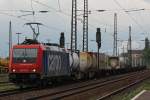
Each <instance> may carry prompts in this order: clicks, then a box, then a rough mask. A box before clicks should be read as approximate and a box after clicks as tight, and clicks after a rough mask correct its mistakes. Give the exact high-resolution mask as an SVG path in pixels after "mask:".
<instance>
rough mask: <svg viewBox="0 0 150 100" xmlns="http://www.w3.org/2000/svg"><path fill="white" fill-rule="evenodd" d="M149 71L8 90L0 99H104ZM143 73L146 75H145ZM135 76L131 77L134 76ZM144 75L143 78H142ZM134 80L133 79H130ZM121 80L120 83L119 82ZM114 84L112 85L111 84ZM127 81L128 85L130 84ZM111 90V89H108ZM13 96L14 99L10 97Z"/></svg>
mask: <svg viewBox="0 0 150 100" xmlns="http://www.w3.org/2000/svg"><path fill="white" fill-rule="evenodd" d="M149 73H150V71H149V70H145V71H140V72H134V73H130V74H124V75H120V76H115V77H111V78H108V79H100V80H92V81H86V82H80V83H74V84H71V85H66V86H60V87H51V88H45V89H36V90H33V89H31V90H28V91H26V90H23V91H20V90H19V92H18V90H17V91H13V92H12V93H11V92H10V93H9V92H8V93H5V95H0V99H1V100H6V99H9V98H11V100H24V99H28V100H33V99H41V100H43V99H44V100H46V99H47V100H50V99H68V100H70V99H85V98H86V99H89V98H91V97H94V98H95V99H104V98H106V97H107V96H110V95H111V94H114V91H116V90H117V91H119V90H120V88H123V86H122V85H121V84H123V83H124V84H123V85H125V84H127V83H128V82H131V83H132V84H136V83H135V82H137V83H138V82H140V81H141V80H143V79H145V78H148V77H150V75H149ZM145 75H146V76H147V77H145ZM135 76H136V78H133V77H135ZM144 77H145V78H144ZM131 80H135V81H131ZM120 82H121V83H120ZM112 83H113V84H114V86H112V85H113V84H112ZM131 83H130V84H129V83H128V86H129V85H131ZM110 90H111V91H110ZM15 97H17V98H15ZM12 98H15V99H12Z"/></svg>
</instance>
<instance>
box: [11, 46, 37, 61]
mask: <svg viewBox="0 0 150 100" xmlns="http://www.w3.org/2000/svg"><path fill="white" fill-rule="evenodd" d="M36 58H37V49H35V48H32V49H28V48H23V49H17V48H16V49H14V51H13V62H14V63H35V62H36Z"/></svg>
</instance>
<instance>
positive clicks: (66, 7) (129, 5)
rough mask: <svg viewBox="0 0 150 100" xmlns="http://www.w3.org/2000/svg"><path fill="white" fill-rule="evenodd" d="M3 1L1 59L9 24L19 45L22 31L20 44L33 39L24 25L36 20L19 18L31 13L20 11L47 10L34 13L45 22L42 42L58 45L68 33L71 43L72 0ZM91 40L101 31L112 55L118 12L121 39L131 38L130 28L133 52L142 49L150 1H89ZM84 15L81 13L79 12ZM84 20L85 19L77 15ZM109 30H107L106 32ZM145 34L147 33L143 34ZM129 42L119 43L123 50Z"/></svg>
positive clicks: (149, 23)
mask: <svg viewBox="0 0 150 100" xmlns="http://www.w3.org/2000/svg"><path fill="white" fill-rule="evenodd" d="M59 1H60V6H59V4H58V0H32V6H31V0H0V35H1V36H0V47H1V48H0V56H3V57H5V56H7V55H8V25H9V21H10V20H11V21H12V25H13V26H12V27H13V44H16V42H17V36H16V34H15V33H17V32H21V33H23V34H22V35H21V39H20V40H21V41H23V39H24V38H25V37H28V38H31V37H32V33H31V30H30V28H29V27H28V26H25V25H24V24H25V23H27V22H29V21H33V17H32V16H25V17H21V18H18V16H20V15H24V14H30V12H26V13H25V12H20V10H32V8H33V10H34V11H39V10H48V11H49V13H45V14H40V13H35V20H36V21H37V22H41V23H43V24H44V25H45V26H41V29H40V30H41V31H40V32H41V34H40V37H39V40H40V41H43V42H44V41H47V39H50V40H51V42H56V43H58V41H59V35H60V32H65V36H66V42H67V43H68V42H70V23H71V17H70V15H71V1H72V0H59ZM141 8H145V9H146V10H144V11H135V12H130V13H125V12H124V10H125V9H127V10H128V9H129V10H130V9H131V10H133V9H141ZM78 9H83V0H78ZM97 9H104V10H108V11H105V12H96V11H95V10H97ZM89 10H91V11H92V13H91V14H90V15H89V40H94V39H95V32H96V28H97V27H100V28H102V40H103V44H102V48H101V51H102V52H112V47H113V45H112V43H113V37H112V36H113V19H114V18H113V16H114V13H115V12H116V13H118V38H119V39H121V40H127V39H128V26H129V25H131V26H132V38H133V40H134V43H133V45H134V46H133V47H134V49H139V48H140V49H142V48H143V45H141V44H142V42H141V41H139V40H143V39H144V38H145V37H146V36H148V33H149V30H150V21H149V18H150V0H89ZM78 13H79V14H82V12H78ZM78 18H79V19H82V16H78ZM105 30H106V31H105ZM143 33H144V34H143ZM81 40H82V23H81V21H78V48H81V47H82V41H81ZM123 45H126V42H124V43H119V47H120V48H122V47H123ZM89 49H90V50H91V51H95V50H97V48H96V43H94V42H90V41H89Z"/></svg>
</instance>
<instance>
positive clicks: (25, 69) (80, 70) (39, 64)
mask: <svg viewBox="0 0 150 100" xmlns="http://www.w3.org/2000/svg"><path fill="white" fill-rule="evenodd" d="M98 57H100V56H98V53H94V52H79V51H78V52H71V50H68V49H65V48H62V47H60V46H59V45H57V44H50V43H45V44H44V43H39V42H37V41H34V40H30V39H26V40H25V41H24V42H23V43H22V44H20V45H15V46H13V49H12V52H11V56H10V66H9V79H10V81H11V82H13V83H16V84H17V85H20V86H22V85H31V84H35V83H37V84H38V85H39V84H40V85H41V84H42V85H45V84H48V83H49V82H55V81H56V80H57V79H63V78H72V79H76V80H79V79H91V78H95V77H102V76H104V75H108V74H109V75H112V74H116V73H120V74H121V73H126V72H129V71H136V70H141V69H143V68H145V67H143V66H138V67H134V68H115V66H116V65H115V64H114V63H111V64H112V65H113V66H98V62H99V63H101V62H102V61H98ZM100 60H104V58H102V57H100ZM112 60H113V59H112ZM112 60H111V61H112ZM115 62H116V61H115Z"/></svg>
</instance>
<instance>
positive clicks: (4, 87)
mask: <svg viewBox="0 0 150 100" xmlns="http://www.w3.org/2000/svg"><path fill="white" fill-rule="evenodd" d="M17 88H18V87H16V86H15V85H12V84H0V92H2V91H7V90H13V89H17Z"/></svg>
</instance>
